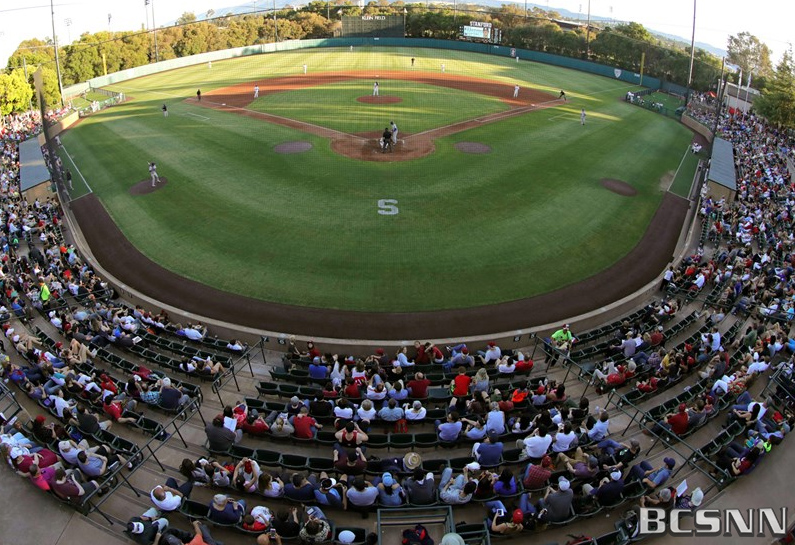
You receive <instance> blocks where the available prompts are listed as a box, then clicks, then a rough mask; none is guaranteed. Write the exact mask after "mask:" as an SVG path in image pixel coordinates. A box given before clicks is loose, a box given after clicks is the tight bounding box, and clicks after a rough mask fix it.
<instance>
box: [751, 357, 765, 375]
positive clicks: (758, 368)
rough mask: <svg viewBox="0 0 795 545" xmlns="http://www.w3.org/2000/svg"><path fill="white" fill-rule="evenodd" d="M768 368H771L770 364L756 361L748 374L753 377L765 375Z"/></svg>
mask: <svg viewBox="0 0 795 545" xmlns="http://www.w3.org/2000/svg"><path fill="white" fill-rule="evenodd" d="M768 367H770V364H768V363H767V362H766V361H765V360H760V361H755V362H754V363H752V364H751V365H749V366H748V374H749V375H753V374H754V373H764V372H765V371H767V368H768Z"/></svg>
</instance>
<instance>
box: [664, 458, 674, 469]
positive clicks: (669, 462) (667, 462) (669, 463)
mask: <svg viewBox="0 0 795 545" xmlns="http://www.w3.org/2000/svg"><path fill="white" fill-rule="evenodd" d="M663 462H664V463H665V465H667V466H668V467H669V468H670V469H673V467H674V466H675V465H676V460H674V459H673V458H665V459H664V460H663Z"/></svg>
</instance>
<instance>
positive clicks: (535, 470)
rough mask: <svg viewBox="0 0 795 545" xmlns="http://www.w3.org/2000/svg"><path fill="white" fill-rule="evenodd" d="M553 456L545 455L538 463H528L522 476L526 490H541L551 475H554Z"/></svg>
mask: <svg viewBox="0 0 795 545" xmlns="http://www.w3.org/2000/svg"><path fill="white" fill-rule="evenodd" d="M552 469H553V463H552V458H550V457H549V456H544V457H543V458H541V462H540V463H538V464H535V463H530V464H527V468H526V469H525V471H524V475H523V477H522V485H524V488H525V490H539V489H541V488H543V487H544V486H546V485H547V483H548V481H549V477H550V476H551V475H552Z"/></svg>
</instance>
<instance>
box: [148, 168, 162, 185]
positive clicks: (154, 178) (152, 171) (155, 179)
mask: <svg viewBox="0 0 795 545" xmlns="http://www.w3.org/2000/svg"><path fill="white" fill-rule="evenodd" d="M149 177H150V178H151V179H152V187H155V184H156V183H157V182H159V181H160V176H158V175H157V165H156V164H154V163H149Z"/></svg>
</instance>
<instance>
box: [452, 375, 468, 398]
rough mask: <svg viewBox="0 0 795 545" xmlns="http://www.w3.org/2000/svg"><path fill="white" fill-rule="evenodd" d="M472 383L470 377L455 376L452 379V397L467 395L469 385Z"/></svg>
mask: <svg viewBox="0 0 795 545" xmlns="http://www.w3.org/2000/svg"><path fill="white" fill-rule="evenodd" d="M471 382H472V377H470V376H468V375H456V377H455V378H454V379H453V395H454V396H466V395H469V385H470V383H471Z"/></svg>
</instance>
